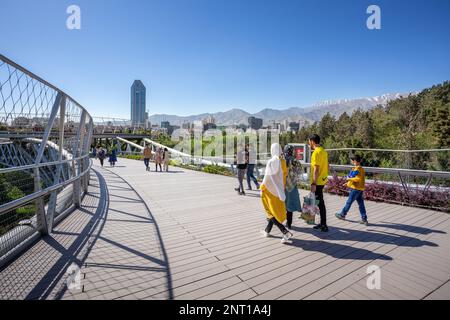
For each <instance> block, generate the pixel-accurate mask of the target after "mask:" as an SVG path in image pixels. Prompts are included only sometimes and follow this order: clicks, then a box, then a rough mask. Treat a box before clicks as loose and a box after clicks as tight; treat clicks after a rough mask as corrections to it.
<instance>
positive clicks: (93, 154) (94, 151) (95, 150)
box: [92, 147, 97, 159]
mask: <svg viewBox="0 0 450 320" xmlns="http://www.w3.org/2000/svg"><path fill="white" fill-rule="evenodd" d="M92 156H93V157H94V158H95V159H97V148H96V147H93V148H92Z"/></svg>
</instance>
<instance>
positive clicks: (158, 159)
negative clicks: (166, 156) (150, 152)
mask: <svg viewBox="0 0 450 320" xmlns="http://www.w3.org/2000/svg"><path fill="white" fill-rule="evenodd" d="M161 162H162V149H161V148H159V147H158V149H156V154H155V171H156V172H158V166H159V170H160V171H161V172H162V167H161Z"/></svg>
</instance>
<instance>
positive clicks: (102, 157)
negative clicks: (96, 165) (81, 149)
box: [97, 146, 106, 167]
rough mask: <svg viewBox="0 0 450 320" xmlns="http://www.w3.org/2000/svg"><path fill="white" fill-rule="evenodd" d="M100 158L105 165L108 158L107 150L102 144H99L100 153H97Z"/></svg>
mask: <svg viewBox="0 0 450 320" xmlns="http://www.w3.org/2000/svg"><path fill="white" fill-rule="evenodd" d="M97 157H98V160H100V165H101V166H102V167H103V162H104V161H105V158H106V151H105V149H103V148H102V147H101V146H98V153H97Z"/></svg>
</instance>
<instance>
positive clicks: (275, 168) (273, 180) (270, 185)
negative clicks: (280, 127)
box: [262, 143, 286, 201]
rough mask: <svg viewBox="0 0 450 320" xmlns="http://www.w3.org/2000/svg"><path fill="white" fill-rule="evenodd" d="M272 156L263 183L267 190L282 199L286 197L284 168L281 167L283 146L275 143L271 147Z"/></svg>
mask: <svg viewBox="0 0 450 320" xmlns="http://www.w3.org/2000/svg"><path fill="white" fill-rule="evenodd" d="M270 154H271V155H272V158H271V159H270V160H269V161H268V162H267V166H266V172H265V174H264V180H263V182H262V184H263V185H264V186H266V188H267V190H269V192H270V193H271V194H273V195H274V196H276V197H278V198H279V199H280V200H281V201H284V200H285V199H286V195H285V194H284V182H283V180H284V179H283V170H282V169H281V161H280V155H281V147H280V145H279V144H278V143H273V144H272V146H271V147H270Z"/></svg>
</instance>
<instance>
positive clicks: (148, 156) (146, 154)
mask: <svg viewBox="0 0 450 320" xmlns="http://www.w3.org/2000/svg"><path fill="white" fill-rule="evenodd" d="M143 153H144V164H145V170H147V171H150V159H151V158H152V149H151V148H150V146H149V144H148V143H147V144H146V145H145V148H144V151H143Z"/></svg>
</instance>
